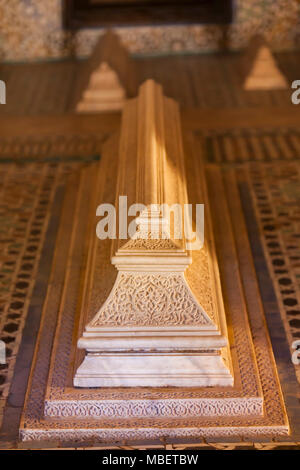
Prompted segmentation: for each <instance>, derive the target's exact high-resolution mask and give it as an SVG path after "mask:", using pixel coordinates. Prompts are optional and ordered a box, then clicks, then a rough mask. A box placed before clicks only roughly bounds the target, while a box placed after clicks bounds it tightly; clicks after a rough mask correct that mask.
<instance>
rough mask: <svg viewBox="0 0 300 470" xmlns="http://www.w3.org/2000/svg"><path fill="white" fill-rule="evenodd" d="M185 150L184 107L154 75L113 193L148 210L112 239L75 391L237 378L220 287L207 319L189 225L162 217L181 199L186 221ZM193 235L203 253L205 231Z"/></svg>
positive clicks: (127, 117)
mask: <svg viewBox="0 0 300 470" xmlns="http://www.w3.org/2000/svg"><path fill="white" fill-rule="evenodd" d="M171 139H172V140H171ZM182 149H183V147H182V139H181V131H180V118H179V110H178V106H177V104H176V103H175V102H174V101H173V100H171V99H168V98H165V97H164V96H163V94H162V89H161V87H160V86H159V85H157V84H155V83H154V82H153V81H151V80H149V81H147V82H146V83H145V84H144V85H143V86H142V87H141V89H140V94H139V96H138V98H136V99H134V100H131V101H130V102H129V103H128V104H127V105H126V108H125V110H124V114H123V122H122V130H121V138H120V152H119V163H118V166H119V175H118V187H117V191H116V193H117V197H116V202H117V204H118V201H119V196H120V195H126V196H127V197H128V201H129V202H133V203H136V202H137V203H139V204H140V203H142V204H143V205H144V207H145V209H144V211H143V212H142V213H141V215H140V216H139V217H138V218H137V219H136V231H135V232H134V233H133V236H132V238H130V239H128V240H127V241H124V240H118V241H115V243H114V245H113V253H114V256H113V257H112V264H114V265H115V266H116V268H117V269H118V271H119V274H118V276H117V279H116V281H115V285H114V287H113V289H112V291H111V293H110V295H109V297H108V299H107V300H106V302H105V303H104V305H103V306H102V307H101V308H100V310H99V311H98V313H97V314H96V316H95V317H94V318H93V320H92V321H91V322H90V323H89V324H88V325H87V326H86V328H85V331H84V333H83V336H82V337H81V338H80V340H79V341H78V347H79V348H82V349H85V350H86V351H87V355H86V358H85V360H84V362H83V364H82V365H81V366H80V367H79V368H78V370H77V372H76V375H75V378H74V385H75V386H77V387H116V386H118V387H137V386H148V387H160V386H181V387H193V386H216V385H220V386H221V385H232V384H233V378H232V374H231V371H230V359H229V354H228V350H227V349H226V348H227V345H228V340H227V333H226V321H225V316H224V310H223V308H222V298H221V290H220V286H219V284H216V285H214V286H213V287H212V288H213V289H214V290H215V295H216V296H219V305H220V306H221V307H219V308H217V307H216V310H215V311H214V312H213V313H214V318H210V317H209V315H208V314H207V312H205V310H204V308H203V307H202V306H201V303H200V302H199V299H198V298H197V296H195V295H194V293H193V292H192V290H191V288H190V286H189V283H188V282H187V280H186V278H185V274H184V273H185V270H186V269H187V268H188V266H189V265H190V264H191V263H192V253H191V251H190V250H188V248H187V247H188V241H187V240H186V233H187V229H188V227H187V224H190V225H192V221H191V220H186V218H185V219H184V221H182V218H181V220H180V222H179V219H175V218H174V219H172V220H173V225H172V224H171V218H170V222H168V219H167V218H166V214H163V208H164V206H163V205H164V204H168V206H169V207H171V206H172V205H175V204H177V207H178V206H179V208H180V209H179V211H180V213H179V214H178V215H180V216H181V217H182V214H184V206H185V205H187V203H188V199H187V188H186V177H185V171H184V157H183V150H182ZM132 173H133V174H135V175H136V178H135V181H136V184H135V185H134V186H132V185H131V184H130V183H128V181H129V180H130V178H132V176H133V174H132ZM135 198H136V200H135ZM120 209H121V208H120V207H118V210H119V211H120ZM194 211H195V212H196V208H194ZM182 222H184V225H185V227H184V231H183V230H181V234H180V237H181V238H179V236H178V233H177V232H178V230H177V232H176V229H179V227H178V225H180V226H181V228H183V223H182ZM176 224H177V225H176ZM171 225H172V226H171ZM172 228H173V230H171V229H172ZM191 228H192V227H190V229H191ZM200 230H202V231H203V230H204V227H203V226H202V227H198V231H200ZM171 232H173V236H172V234H171ZM175 232H176V234H177V236H178V238H176V239H175ZM207 236H209V229H208V230H207ZM195 237H196V238H197V237H198V240H196V242H198V245H199V246H197V250H198V251H199V250H201V249H202V246H201V241H200V237H201V234H196V235H195ZM202 238H203V237H202ZM199 269H200V270H201V266H199ZM215 270H217V267H215ZM210 277H211V279H212V273H210ZM209 282H211V280H210V281H209ZM225 358H226V359H225ZM225 360H227V364H226V363H225Z"/></svg>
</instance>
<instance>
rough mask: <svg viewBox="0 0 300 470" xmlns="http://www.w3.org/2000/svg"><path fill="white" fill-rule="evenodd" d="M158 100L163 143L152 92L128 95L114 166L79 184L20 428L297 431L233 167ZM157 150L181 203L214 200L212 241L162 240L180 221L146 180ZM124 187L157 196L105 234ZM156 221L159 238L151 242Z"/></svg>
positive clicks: (113, 149)
mask: <svg viewBox="0 0 300 470" xmlns="http://www.w3.org/2000/svg"><path fill="white" fill-rule="evenodd" d="M146 90H147V92H149V93H150V94H152V92H153V91H155V90H157V88H156V87H155V86H153V85H151V90H150V91H149V88H148V87H146ZM146 90H145V88H144V91H146ZM159 96H160V97H161V98H162V95H161V94H160V93H157V95H156V97H158V98H159ZM151 103H152V104H153V106H152V108H151V107H150V109H152V111H151V113H154V115H155V116H156V119H155V120H153V119H152V117H153V116H152V117H151V119H150V122H152V123H157V119H160V121H159V122H160V125H159V126H158V125H155V126H154V128H153V131H154V132H155V133H157V132H160V133H159V134H158V138H157V139H148V138H147V139H144V140H141V136H142V135H144V131H143V126H144V125H145V126H148V123H147V117H149V114H147V113H145V112H144V110H145V106H144V105H145V104H147V100H146V101H145V100H142V103H141V101H139V105H138V107H137V102H136V101H135V100H132V101H129V102H128V103H127V105H126V107H125V110H124V113H125V116H124V119H123V124H122V133H121V134H122V135H121V139H120V136H119V134H115V135H113V136H112V137H111V138H110V139H108V140H107V141H106V143H105V144H104V148H103V152H102V158H101V161H100V162H97V163H95V164H94V165H91V166H89V167H86V168H84V169H83V170H81V171H80V172H75V173H74V174H73V175H72V177H71V179H70V181H69V183H68V187H67V190H66V192H65V200H64V204H63V207H62V214H61V222H60V227H59V230H58V234H57V242H56V249H55V253H54V256H53V266H52V271H51V277H50V279H49V285H48V291H47V296H46V298H45V303H44V307H43V313H42V319H41V326H40V331H39V337H38V340H37V343H36V349H35V354H34V358H33V362H32V370H31V374H30V380H29V382H28V390H27V394H26V403H25V406H24V412H23V416H22V420H21V424H20V434H21V438H22V439H23V440H24V441H43V440H47V441H49V440H52V441H56V442H57V441H59V442H60V443H65V442H66V441H67V442H68V444H69V445H70V442H74V441H76V443H78V442H81V443H84V444H85V445H89V444H91V445H93V444H95V442H97V443H98V442H99V443H100V442H101V443H103V442H114V443H116V442H119V443H120V445H124V441H126V442H129V441H131V440H132V441H135V440H138V441H141V440H143V441H147V440H153V439H159V438H164V439H167V440H168V442H172V439H177V440H178V439H184V440H186V439H192V438H193V439H197V440H198V439H199V438H205V439H207V440H213V439H220V438H222V439H224V442H228V437H230V439H231V440H232V439H237V440H238V439H240V438H241V436H244V437H246V438H251V439H257V438H259V437H260V436H264V439H265V438H266V436H268V438H270V439H271V438H274V437H278V436H286V435H287V434H288V433H289V425H288V420H287V416H286V411H285V406H284V402H283V397H282V393H281V388H280V383H279V381H278V375H277V370H276V364H275V361H274V357H273V352H272V348H271V344H270V340H269V337H268V331H267V327H266V323H265V318H264V311H263V307H262V302H261V299H260V291H259V288H258V286H257V281H256V274H255V270H254V267H253V260H252V257H251V251H250V247H249V242H248V238H247V231H246V227H245V221H244V219H243V212H242V209H241V205H240V201H239V195H238V194H239V192H238V188H237V186H236V184H235V183H234V181H232V180H231V179H230V171H228V170H226V171H224V173H222V171H221V169H220V168H218V167H217V166H215V165H207V166H206V167H204V164H203V161H204V158H203V148H202V145H201V140H200V139H198V138H197V137H195V135H193V134H192V133H188V134H185V136H184V141H183V146H182V142H181V139H178V130H179V131H180V125H179V122H178V120H176V121H175V123H176V125H175V126H174V127H173V128H170V127H169V124H170V123H171V122H172V123H173V125H174V119H171V118H172V116H173V117H174V113H172V109H174V102H173V101H172V100H167V99H165V98H164V99H163V108H162V106H161V102H160V105H159V106H157V107H156V106H155V103H156V100H153V101H151ZM137 108H138V109H137ZM162 109H163V112H161V110H162ZM138 112H140V113H141V115H142V116H143V119H137V116H138ZM148 113H149V111H148ZM150 115H151V114H150ZM126 116H127V117H128V116H130V119H129V120H128V119H127V118H126ZM177 117H178V114H177ZM176 119H177V118H176ZM124 126H125V130H124ZM125 131H126V132H125ZM137 132H138V135H139V137H138V140H136V133H137ZM149 135H153V134H152V131H151V132H150V131H149ZM125 136H127V139H125ZM137 142H140V144H139V145H137ZM145 143H147V145H146V146H145ZM163 143H165V144H166V145H161V144H163ZM150 144H151V145H150ZM152 144H153V145H155V148H156V151H155V152H152V150H151V149H152ZM142 149H144V150H143V152H142ZM178 149H181V150H180V152H182V154H183V149H184V154H185V162H184V163H185V167H184V168H181V166H180V165H181V163H183V162H182V160H181V158H179V156H178ZM118 154H119V156H120V158H119V160H118V159H117V158H116V156H117V155H118ZM137 154H138V155H139V158H138V159H137V158H136V155H137ZM153 154H154V155H159V156H160V158H159V160H158V163H159V165H160V164H161V163H162V162H163V164H165V163H166V168H165V171H164V172H163V174H164V175H166V174H167V175H168V181H169V184H168V185H167V186H165V184H163V185H164V187H165V190H164V191H163V192H162V194H163V198H164V199H165V200H166V202H167V203H168V204H171V203H172V202H174V201H176V202H178V201H179V202H181V201H182V200H188V201H189V202H191V203H193V204H195V203H202V204H204V205H205V237H204V241H203V244H201V237H200V248H199V247H198V245H196V247H198V248H199V249H196V250H190V249H189V246H188V243H187V242H188V240H186V239H182V240H180V239H175V238H174V237H173V236H171V237H170V238H169V239H168V238H163V237H162V236H161V235H162V232H164V231H165V230H166V231H167V232H168V230H169V228H170V232H171V234H172V233H173V228H172V226H171V227H169V228H168V227H166V224H165V223H164V221H163V217H161V214H160V213H159V212H158V211H157V210H155V207H154V208H153V207H152V209H151V207H150V208H149V201H150V206H151V199H152V198H153V195H155V194H157V195H158V194H161V192H160V191H157V188H162V184H161V183H162V181H161V180H160V181H159V184H158V185H155V184H153V185H150V186H149V185H143V184H140V182H141V181H142V180H143V175H145V174H147V175H149V174H150V173H151V172H153V174H156V170H155V165H156V164H155V165H154V166H153V159H152V158H151V155H153ZM143 155H145V156H147V158H145V159H143ZM137 162H139V163H140V164H139V165H137ZM180 162H181V163H180ZM154 163H155V162H154ZM145 166H146V167H145ZM177 168H180V171H175V169H177ZM128 169H130V172H129V173H126V171H127V170H128ZM151 174H152V173H151ZM182 175H185V177H184V179H183V178H182ZM150 181H152V182H153V181H154V182H155V179H154V180H153V179H151V178H150ZM182 181H185V187H186V192H187V195H186V194H185V192H184V191H183V185H182ZM125 187H126V188H127V192H126V193H125V189H124V188H125ZM137 188H138V189H137ZM145 192H146V193H145ZM120 194H121V195H124V194H127V195H128V206H129V205H130V204H131V203H132V202H136V201H137V200H140V201H142V202H144V203H145V206H146V210H145V211H144V212H143V213H142V216H141V217H138V218H137V225H138V227H137V230H136V231H134V233H133V236H132V237H131V238H129V239H126V240H125V239H121V240H118V241H116V240H110V239H105V240H104V239H103V240H99V239H98V238H97V236H96V233H95V226H96V221H95V213H96V207H97V206H98V205H99V204H100V203H102V202H105V203H109V204H114V202H115V200H116V195H120ZM180 195H181V196H180ZM159 197H160V196H159ZM159 197H158V196H157V198H156V199H155V198H154V199H155V203H156V204H158V203H159ZM156 209H157V207H156ZM150 216H151V217H150ZM149 218H151V219H152V222H153V224H152V227H151V229H152V233H153V234H154V235H155V236H156V238H153V239H151V238H150V239H145V238H143V237H141V232H143V231H144V230H146V227H147V221H149ZM171 225H172V224H171ZM158 235H160V237H158ZM112 263H113V264H112ZM219 270H220V273H219ZM221 285H222V287H221ZM225 313H226V314H225ZM226 325H228V329H227V327H226ZM78 338H79V346H80V348H78V347H77V342H78ZM81 348H83V349H81ZM74 377H75V378H74ZM77 380H78V382H77V383H76V381H77ZM85 380H86V382H85V383H86V384H87V386H84V381H85ZM80 381H81V383H80ZM213 382H214V383H215V385H213V386H212V385H211V384H212V383H213ZM74 383H75V384H76V386H74ZM78 383H79V385H80V386H78V385H77V384H78ZM220 383H222V384H223V385H219V384H220ZM199 384H201V385H199ZM191 385H192V386H191ZM121 441H122V442H121ZM177 442H178V441H177ZM41 445H42V443H41Z"/></svg>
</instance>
